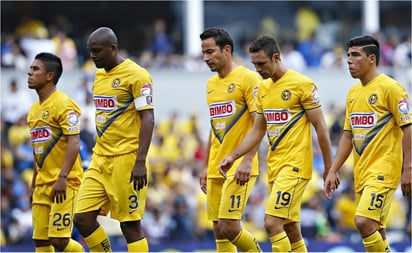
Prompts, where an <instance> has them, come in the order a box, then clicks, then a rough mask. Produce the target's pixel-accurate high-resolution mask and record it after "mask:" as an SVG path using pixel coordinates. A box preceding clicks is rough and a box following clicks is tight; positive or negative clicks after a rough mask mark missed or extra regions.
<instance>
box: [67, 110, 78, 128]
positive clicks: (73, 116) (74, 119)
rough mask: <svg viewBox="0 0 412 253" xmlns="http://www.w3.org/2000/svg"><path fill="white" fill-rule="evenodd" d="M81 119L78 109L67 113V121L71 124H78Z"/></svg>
mask: <svg viewBox="0 0 412 253" xmlns="http://www.w3.org/2000/svg"><path fill="white" fill-rule="evenodd" d="M79 121H80V119H79V114H78V113H77V112H76V111H72V112H70V113H69V114H68V115H67V123H69V125H70V126H77V125H78V124H79Z"/></svg>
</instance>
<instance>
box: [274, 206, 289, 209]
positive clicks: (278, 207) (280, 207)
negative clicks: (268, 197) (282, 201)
mask: <svg viewBox="0 0 412 253" xmlns="http://www.w3.org/2000/svg"><path fill="white" fill-rule="evenodd" d="M285 207H286V206H275V209H282V208H285Z"/></svg>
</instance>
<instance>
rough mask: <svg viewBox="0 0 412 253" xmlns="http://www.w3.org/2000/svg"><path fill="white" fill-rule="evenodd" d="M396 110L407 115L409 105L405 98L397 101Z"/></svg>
mask: <svg viewBox="0 0 412 253" xmlns="http://www.w3.org/2000/svg"><path fill="white" fill-rule="evenodd" d="M398 110H399V112H400V113H402V114H408V113H409V103H408V100H407V99H406V98H404V99H402V100H401V101H399V103H398Z"/></svg>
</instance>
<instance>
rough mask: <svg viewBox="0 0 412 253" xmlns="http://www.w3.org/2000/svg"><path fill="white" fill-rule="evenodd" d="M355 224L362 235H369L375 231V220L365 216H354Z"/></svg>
mask: <svg viewBox="0 0 412 253" xmlns="http://www.w3.org/2000/svg"><path fill="white" fill-rule="evenodd" d="M355 225H356V227H357V228H358V230H359V232H360V233H361V234H362V235H369V234H371V233H373V232H374V231H376V222H375V221H374V220H371V219H369V218H367V217H363V216H355Z"/></svg>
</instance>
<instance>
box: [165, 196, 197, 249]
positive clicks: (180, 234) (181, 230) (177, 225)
mask: <svg viewBox="0 0 412 253" xmlns="http://www.w3.org/2000/svg"><path fill="white" fill-rule="evenodd" d="M193 227H194V226H193V214H192V212H191V210H190V209H189V206H188V204H187V201H186V198H185V196H184V195H181V194H178V195H176V197H175V199H174V200H173V214H172V216H171V231H170V239H171V240H172V241H175V242H186V243H190V242H193V239H194V237H193V235H194V233H193Z"/></svg>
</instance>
